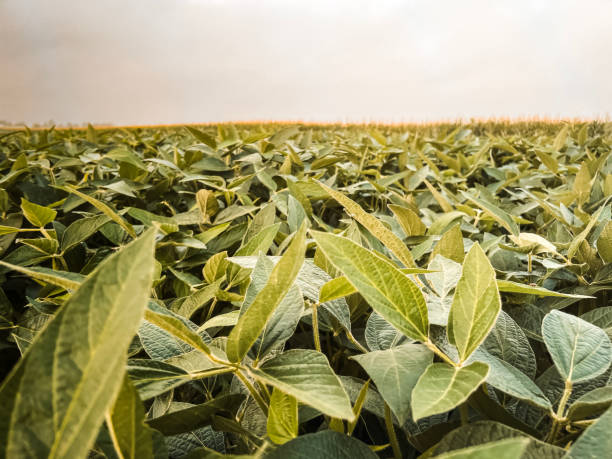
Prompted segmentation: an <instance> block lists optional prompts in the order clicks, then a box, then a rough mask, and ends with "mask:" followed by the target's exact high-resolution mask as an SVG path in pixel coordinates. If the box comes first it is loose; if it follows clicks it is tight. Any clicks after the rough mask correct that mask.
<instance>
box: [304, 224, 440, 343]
mask: <svg viewBox="0 0 612 459" xmlns="http://www.w3.org/2000/svg"><path fill="white" fill-rule="evenodd" d="M312 234H313V237H314V238H315V240H316V241H317V244H318V246H319V248H320V249H321V250H322V251H323V253H324V254H325V256H326V257H327V258H329V260H330V261H331V262H332V263H333V265H334V266H335V267H337V268H338V269H340V270H341V271H342V272H343V273H344V275H345V276H346V277H347V279H348V280H349V282H350V283H351V284H352V285H353V286H354V287H355V288H356V289H357V290H358V291H359V293H361V295H362V296H363V297H364V298H365V299H366V301H367V302H368V303H369V304H370V306H372V309H374V310H375V311H376V312H378V313H379V314H380V315H381V316H383V317H384V318H385V319H386V320H387V321H389V322H390V323H391V324H392V325H393V326H394V327H396V328H397V329H398V330H399V331H401V332H402V333H404V334H405V335H406V336H408V337H411V338H414V339H417V340H421V341H426V340H427V334H428V328H429V324H428V320H427V306H426V305H425V299H424V298H423V294H422V293H421V291H420V290H419V289H418V288H417V286H416V285H414V283H413V282H412V281H411V280H410V279H408V277H407V276H406V275H405V274H404V273H402V271H400V270H399V269H398V268H396V267H395V266H394V265H393V263H391V262H389V261H387V260H385V259H383V258H381V257H379V256H377V255H375V254H373V253H372V252H370V251H369V250H366V249H364V248H363V247H360V246H359V245H357V244H355V243H354V242H353V241H351V240H349V239H347V238H343V237H340V236H335V235H331V234H328V233H320V232H313V233H312Z"/></svg>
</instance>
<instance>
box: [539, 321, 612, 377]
mask: <svg viewBox="0 0 612 459" xmlns="http://www.w3.org/2000/svg"><path fill="white" fill-rule="evenodd" d="M542 337H543V338H544V343H545V344H546V348H547V349H548V352H549V353H550V355H551V357H552V359H553V362H554V363H555V366H556V367H557V369H558V370H559V373H560V374H561V376H562V377H563V378H564V379H566V380H567V381H570V382H572V383H576V382H580V381H586V380H588V379H592V378H595V377H596V376H599V375H600V374H602V373H604V372H605V371H606V370H607V369H608V367H609V366H610V362H612V345H611V344H610V338H609V337H608V335H606V333H605V332H604V331H603V330H602V329H601V328H599V327H596V326H595V325H593V324H590V323H589V322H587V321H585V320H582V319H580V318H578V317H576V316H572V315H570V314H566V313H564V312H561V311H558V310H554V311H551V312H550V313H548V314H547V315H546V316H545V317H544V320H543V321H542Z"/></svg>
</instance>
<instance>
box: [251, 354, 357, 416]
mask: <svg viewBox="0 0 612 459" xmlns="http://www.w3.org/2000/svg"><path fill="white" fill-rule="evenodd" d="M249 373H250V374H251V375H252V376H253V377H254V378H255V379H257V380H258V381H260V382H262V383H264V384H269V385H271V386H273V387H275V388H278V389H279V390H281V391H282V392H284V393H286V394H288V395H291V396H293V397H295V398H296V399H297V400H298V401H300V402H302V403H304V404H306V405H310V406H312V407H313V408H316V409H318V410H319V411H321V412H322V413H324V414H327V415H329V416H331V417H334V418H340V419H348V420H352V419H353V418H354V417H355V415H354V413H353V408H352V407H351V402H350V400H349V398H348V395H347V394H346V392H345V391H344V388H343V387H342V383H341V382H340V379H339V378H338V376H336V374H335V373H334V372H333V370H332V369H331V367H330V366H329V363H328V361H327V358H326V357H325V355H323V354H321V353H320V352H316V351H312V350H307V349H292V350H290V351H287V352H284V353H283V354H281V355H279V356H278V357H274V358H273V359H271V360H268V361H266V362H265V363H264V364H263V365H261V366H260V367H259V368H251V369H249Z"/></svg>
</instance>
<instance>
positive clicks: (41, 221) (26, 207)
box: [21, 198, 57, 228]
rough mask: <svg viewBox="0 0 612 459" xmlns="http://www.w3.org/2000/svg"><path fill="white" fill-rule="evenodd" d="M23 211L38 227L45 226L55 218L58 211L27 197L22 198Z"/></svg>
mask: <svg viewBox="0 0 612 459" xmlns="http://www.w3.org/2000/svg"><path fill="white" fill-rule="evenodd" d="M21 211H22V212H23V215H24V217H25V218H27V219H28V221H29V222H30V223H31V224H32V225H34V226H36V227H37V228H44V227H45V226H46V225H48V224H49V223H51V222H52V221H53V220H55V217H56V215H57V212H56V211H55V210H53V209H49V208H48V207H44V206H39V205H38V204H34V203H33V202H30V201H28V200H27V199H24V198H21Z"/></svg>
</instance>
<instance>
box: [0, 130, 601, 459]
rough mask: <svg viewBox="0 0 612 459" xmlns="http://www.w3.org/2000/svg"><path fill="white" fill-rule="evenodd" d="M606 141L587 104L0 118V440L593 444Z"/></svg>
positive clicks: (152, 453) (358, 451) (592, 448)
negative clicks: (280, 117) (218, 118)
mask: <svg viewBox="0 0 612 459" xmlns="http://www.w3.org/2000/svg"><path fill="white" fill-rule="evenodd" d="M611 150H612V124H611V123H607V122H589V123H586V122H579V121H576V122H561V123H556V122H548V121H534V120H528V121H524V122H506V121H500V122H490V121H489V122H486V121H485V122H474V123H461V124H456V123H439V124H429V125H397V126H385V125H378V126H371V125H348V126H343V125H307V124H291V123H276V124H259V123H248V124H221V125H218V126H217V125H193V126H166V127H162V126H151V127H117V128H114V127H109V128H107V127H95V128H94V127H93V126H89V127H86V128H83V129H73V128H68V129H31V130H30V129H23V128H20V129H13V128H7V129H5V130H0V217H1V219H0V260H1V263H0V347H1V348H2V352H1V353H0V379H1V380H2V381H3V382H2V386H0V406H3V407H7V408H6V410H7V413H8V412H10V416H8V415H7V416H5V417H3V419H0V456H5V455H8V456H9V457H10V456H13V457H18V456H20V455H25V454H28V455H34V456H40V457H46V456H48V455H50V454H57V455H59V456H61V455H67V456H70V457H82V456H84V455H86V454H87V453H88V451H89V452H91V451H93V452H92V453H91V454H93V456H94V457H109V458H114V457H168V456H169V457H183V456H185V455H187V454H190V455H191V456H190V457H218V456H215V454H221V453H227V454H252V453H255V452H258V451H259V452H260V453H262V454H264V456H265V457H272V458H274V457H277V458H282V457H306V456H309V455H311V454H312V451H314V450H317V451H320V452H321V456H320V457H328V456H329V457H334V456H337V455H338V454H339V451H343V452H344V454H345V455H346V457H351V458H353V459H355V458H357V457H360V458H361V457H363V458H366V457H402V456H403V457H417V456H418V455H419V454H422V453H425V452H427V454H429V456H428V457H437V456H440V457H444V456H443V455H444V454H447V453H448V454H450V452H451V451H453V452H454V453H456V454H465V455H466V456H460V457H471V456H470V454H477V453H479V454H483V455H488V456H493V455H496V454H499V451H503V452H504V453H505V454H507V457H517V458H518V457H527V456H523V454H525V455H529V454H536V451H537V454H544V455H546V456H547V457H561V456H563V454H565V453H566V450H571V451H572V454H573V455H574V456H575V457H581V456H580V455H589V454H590V455H593V456H594V457H603V456H604V455H605V454H606V451H609V449H610V448H612V446H610V445H609V442H610V439H609V438H608V437H609V431H610V429H612V411H610V410H609V409H608V407H609V406H610V404H611V402H612V397H611V396H610V393H611V390H612V376H611V374H610V372H611V370H610V363H611V360H612V348H611V345H610V336H612V306H611V304H610V300H609V290H610V289H612V223H611V222H610V220H611V207H612V206H611V202H610V201H611V199H610V197H611V196H612V160H610V152H611ZM606 410H607V411H606ZM83 413H86V414H83ZM84 419H86V420H87V422H83V420H84ZM467 448H473V449H467ZM459 450H462V451H459ZM207 454H210V456H208V455H207ZM300 454H302V455H303V456H299V455H300ZM325 455H327V456H325ZM598 455H599V456H598ZM453 457H455V456H453ZM504 457H506V456H504Z"/></svg>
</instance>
